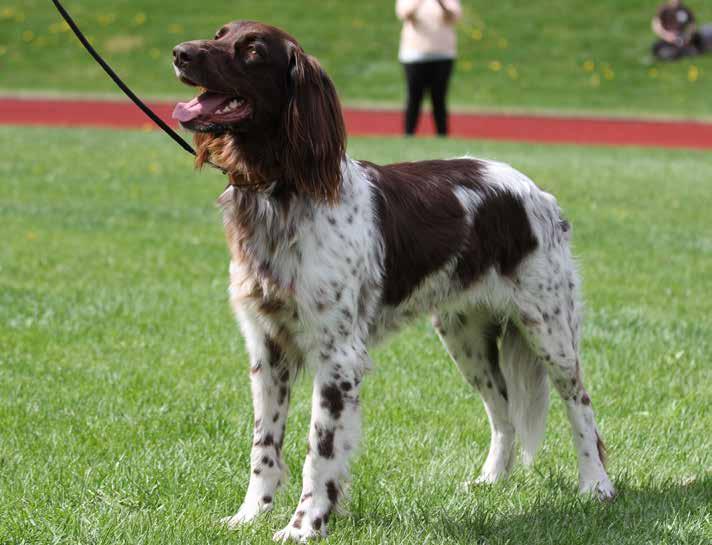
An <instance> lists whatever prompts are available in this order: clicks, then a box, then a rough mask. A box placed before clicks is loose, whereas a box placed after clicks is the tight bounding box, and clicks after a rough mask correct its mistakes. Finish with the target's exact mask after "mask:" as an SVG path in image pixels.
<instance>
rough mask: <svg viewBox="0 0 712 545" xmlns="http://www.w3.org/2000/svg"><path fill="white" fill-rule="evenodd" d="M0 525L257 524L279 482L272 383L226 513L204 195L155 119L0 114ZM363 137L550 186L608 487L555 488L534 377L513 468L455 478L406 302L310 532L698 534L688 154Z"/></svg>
mask: <svg viewBox="0 0 712 545" xmlns="http://www.w3.org/2000/svg"><path fill="white" fill-rule="evenodd" d="M0 139H1V140H2V143H3V150H4V151H5V155H4V158H3V161H2V162H0V179H1V180H2V186H1V188H0V224H1V225H2V230H3V244H2V245H0V387H1V388H2V394H1V395H0V543H13V544H15V543H32V544H44V543H56V542H62V543H107V544H108V543H146V544H174V543H178V542H180V543H206V542H209V543H231V544H234V543H268V542H270V538H271V535H272V533H273V532H274V530H276V529H279V528H281V527H282V526H283V525H284V524H286V522H287V520H288V518H289V515H290V511H291V509H293V507H294V505H295V504H296V501H297V499H298V497H299V493H300V485H301V483H300V474H301V463H302V461H303V457H304V454H305V450H306V433H307V424H308V419H309V406H310V402H309V393H310V388H309V384H308V381H307V380H302V381H301V382H300V383H299V387H298V388H297V391H296V393H295V399H294V402H293V406H292V411H291V418H290V425H289V430H288V440H287V444H286V446H285V456H286V461H287V464H288V465H289V468H290V470H291V474H292V477H291V479H290V481H289V483H288V485H287V487H286V489H285V491H284V493H283V494H281V495H280V496H279V497H278V499H277V504H276V509H275V511H274V512H273V513H272V514H270V515H268V516H267V517H266V518H265V519H264V520H262V521H260V522H259V523H257V524H255V525H254V526H251V527H249V528H246V529H244V530H239V531H237V532H234V533H231V532H227V531H226V530H224V529H222V528H221V527H219V526H218V525H217V524H216V521H217V520H218V519H219V518H220V517H222V516H224V515H228V514H231V512H234V511H235V510H236V509H237V508H238V506H239V503H240V500H241V499H242V494H243V493H244V490H245V487H246V485H247V476H248V464H249V444H250V434H251V428H252V411H251V402H250V395H249V386H248V373H247V361H246V356H245V353H244V349H243V346H242V342H241V339H240V338H239V334H238V330H237V327H236V326H235V324H234V319H233V317H232V315H231V312H230V309H229V306H228V304H227V293H226V286H227V251H226V249H225V247H224V241H223V235H222V232H221V222H220V217H219V213H218V211H217V209H216V208H215V206H214V205H213V202H214V199H215V197H216V196H217V195H218V194H219V193H220V191H221V190H222V188H223V186H224V183H225V180H224V178H223V177H221V176H220V175H219V174H216V173H213V172H211V171H206V172H205V173H202V174H197V173H193V172H192V171H191V164H190V158H189V157H187V156H186V157H183V156H182V155H181V154H180V153H179V152H178V151H177V150H176V149H175V148H174V146H173V145H172V144H171V143H170V142H169V141H167V140H165V139H164V138H163V137H162V136H161V135H159V134H155V133H140V132H112V131H98V130H94V131H89V130H87V131H84V130H74V131H67V130H42V129H1V130H0ZM350 153H351V154H352V155H353V156H354V157H363V158H368V159H370V160H374V161H379V162H387V161H400V160H414V159H419V158H427V157H447V156H458V155H463V154H467V153H469V154H472V155H476V156H482V157H490V158H495V159H499V160H504V161H507V162H510V163H512V164H513V165H515V166H516V167H517V168H519V169H521V170H522V171H524V172H525V173H527V174H528V175H530V176H531V177H532V178H533V179H534V180H535V181H537V183H539V185H541V186H543V187H544V188H546V189H548V190H550V191H552V192H553V193H555V194H556V195H557V196H558V198H559V200H560V202H561V204H562V206H563V208H564V210H565V212H566V215H567V217H568V218H569V220H570V221H571V222H572V224H573V226H574V243H575V250H576V254H577V255H578V257H579V262H580V266H581V270H582V273H583V276H584V286H585V295H586V301H587V320H586V324H585V330H584V343H583V351H584V354H583V356H584V358H583V359H584V368H585V380H586V383H587V387H588V390H589V391H590V393H591V397H592V399H593V403H594V406H595V408H596V410H597V413H598V418H599V422H600V425H601V428H602V430H603V433H604V437H605V439H606V441H607V443H608V446H609V450H610V455H611V456H610V457H611V462H610V469H611V472H612V475H613V477H614V479H615V481H616V484H617V486H618V487H619V489H620V491H621V494H620V497H619V499H618V500H617V501H616V502H615V503H614V504H612V505H599V504H597V503H596V502H593V501H590V500H587V499H582V498H580V497H579V496H578V495H577V493H576V488H577V487H576V485H577V482H576V481H577V476H576V469H575V457H574V452H573V448H572V445H571V439H570V433H569V430H568V425H567V423H566V419H565V416H564V414H563V411H562V407H561V403H560V402H559V401H558V400H555V401H554V403H553V407H552V414H551V417H550V421H549V427H548V434H547V438H546V441H545V444H544V447H543V449H542V451H541V453H540V456H539V458H538V459H537V462H536V464H535V466H534V468H533V470H531V471H525V470H523V469H521V468H518V469H517V470H516V471H515V472H514V474H513V476H512V478H511V480H509V481H508V482H505V483H502V484H498V485H496V486H494V487H491V488H480V487H475V488H471V489H467V488H466V487H464V486H462V484H463V483H464V482H466V481H467V480H469V479H473V478H474V477H476V476H477V472H478V470H479V466H480V464H481V463H482V462H483V460H484V457H485V455H486V451H487V447H488V442H489V429H488V424H487V419H486V416H485V414H484V410H483V409H482V405H481V402H480V401H479V400H478V399H477V396H476V395H475V394H473V393H472V392H471V391H470V390H469V389H468V387H467V386H466V385H465V383H464V381H462V380H461V378H460V377H459V375H458V373H457V371H456V370H455V368H454V366H453V365H452V364H451V363H450V362H449V361H448V359H447V357H446V355H445V353H444V351H443V350H442V348H441V347H440V346H439V343H438V341H437V339H436V337H435V335H434V334H433V332H432V331H431V329H430V327H429V325H428V323H427V322H428V321H427V320H426V319H422V320H419V321H417V322H416V323H414V324H413V325H411V326H409V327H408V328H406V329H405V330H404V331H403V332H402V333H401V334H400V335H398V336H395V337H394V338H393V339H391V340H390V341H388V342H387V343H385V344H383V345H382V346H380V347H378V348H377V349H375V350H374V352H373V357H374V360H375V368H374V371H373V372H372V373H371V375H370V376H369V377H368V378H367V380H366V383H365V385H364V391H363V407H364V421H365V422H364V423H365V426H364V443H363V448H362V452H361V454H360V455H359V456H358V458H357V459H356V461H355V464H354V482H353V486H352V501H351V502H350V504H348V508H349V510H350V514H349V515H344V516H340V517H336V518H335V520H334V526H333V531H332V535H331V537H330V542H332V543H336V544H339V543H374V544H375V543H393V544H396V543H423V542H427V543H478V542H479V543H502V544H504V543H523V542H531V543H545V542H551V543H564V542H565V543H572V544H578V543H580V544H590V543H606V544H608V543H613V544H618V543H626V544H636V545H637V544H640V543H669V544H677V543H695V544H697V543H699V544H702V543H709V542H710V540H711V539H712V519H711V516H712V515H711V513H710V505H712V474H711V471H712V454H710V452H711V449H710V446H711V445H710V439H709V430H710V429H712V414H711V413H710V410H709V407H710V405H711V403H712V386H711V384H712V381H711V380H710V379H712V376H711V375H712V373H711V371H710V364H709V362H710V336H709V332H710V326H712V323H711V320H710V316H711V315H712V314H711V313H710V311H711V310H712V308H710V307H712V302H711V301H710V298H709V297H706V291H708V283H709V278H710V275H711V273H712V270H711V269H712V259H710V258H711V254H712V227H710V224H709V220H708V219H707V218H708V215H707V214H708V212H707V208H708V194H709V181H708V180H706V179H705V177H704V172H706V171H707V170H709V168H710V166H712V159H711V158H710V156H709V154H704V153H697V152H674V151H650V150H636V149H628V150H614V149H608V148H579V147H565V146H561V147H539V146H525V145H515V144H494V143H488V142H465V141H436V140H417V141H408V142H407V143H406V142H404V141H402V140H400V139H352V141H351V143H350Z"/></svg>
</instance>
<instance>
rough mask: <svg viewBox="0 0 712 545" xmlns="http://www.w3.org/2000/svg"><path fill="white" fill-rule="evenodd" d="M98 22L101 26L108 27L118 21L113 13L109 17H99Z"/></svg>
mask: <svg viewBox="0 0 712 545" xmlns="http://www.w3.org/2000/svg"><path fill="white" fill-rule="evenodd" d="M96 19H97V21H99V24H100V25H101V26H108V25H110V24H111V23H113V22H114V21H116V15H114V14H113V13H110V14H108V15H99V16H98V17H97V18H96Z"/></svg>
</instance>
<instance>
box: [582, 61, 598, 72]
mask: <svg viewBox="0 0 712 545" xmlns="http://www.w3.org/2000/svg"><path fill="white" fill-rule="evenodd" d="M583 69H584V71H586V72H588V73H591V72H593V71H594V70H595V69H596V63H595V62H593V61H592V60H591V59H588V60H586V61H584V63H583Z"/></svg>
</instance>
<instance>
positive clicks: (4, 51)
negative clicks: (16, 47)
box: [0, 45, 7, 57]
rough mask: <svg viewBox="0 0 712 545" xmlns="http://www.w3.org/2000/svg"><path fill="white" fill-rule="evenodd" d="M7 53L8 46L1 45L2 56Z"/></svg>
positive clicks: (0, 52)
mask: <svg viewBox="0 0 712 545" xmlns="http://www.w3.org/2000/svg"><path fill="white" fill-rule="evenodd" d="M5 53H7V47H5V46H4V45H0V57H2V56H3V55H4V54H5Z"/></svg>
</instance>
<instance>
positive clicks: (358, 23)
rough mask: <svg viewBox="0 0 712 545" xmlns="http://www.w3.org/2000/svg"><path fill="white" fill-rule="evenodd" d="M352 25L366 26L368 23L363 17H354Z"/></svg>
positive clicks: (357, 26)
mask: <svg viewBox="0 0 712 545" xmlns="http://www.w3.org/2000/svg"><path fill="white" fill-rule="evenodd" d="M351 26H352V27H353V28H363V27H365V26H366V23H364V22H363V19H354V20H353V21H351Z"/></svg>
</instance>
